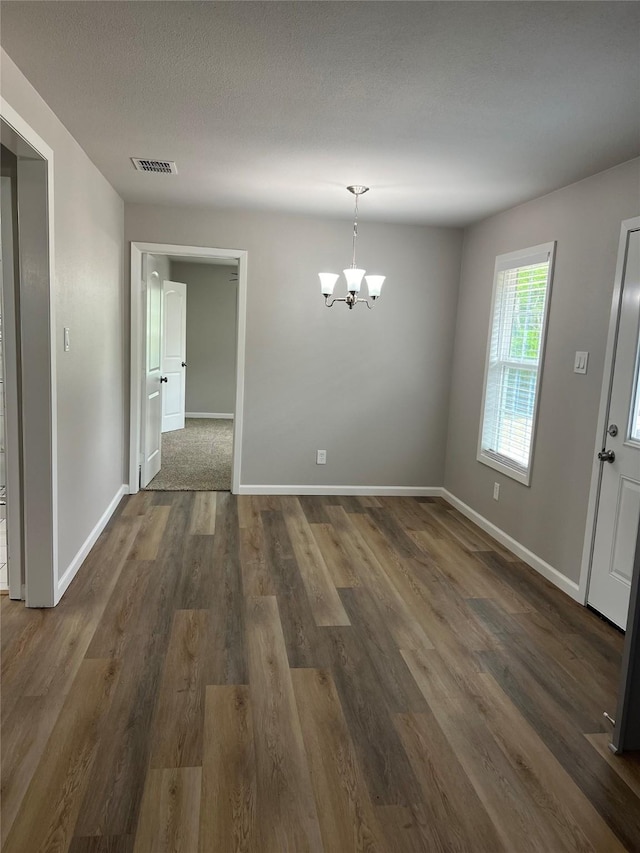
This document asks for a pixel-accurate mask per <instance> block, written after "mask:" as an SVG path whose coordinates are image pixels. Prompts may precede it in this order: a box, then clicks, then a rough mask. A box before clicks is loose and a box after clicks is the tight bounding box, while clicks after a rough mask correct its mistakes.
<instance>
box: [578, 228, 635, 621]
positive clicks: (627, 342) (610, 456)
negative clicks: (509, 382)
mask: <svg viewBox="0 0 640 853" xmlns="http://www.w3.org/2000/svg"><path fill="white" fill-rule="evenodd" d="M625 249H626V263H625V266H624V269H623V274H622V293H621V297H620V298H621V309H620V314H619V318H620V319H619V324H618V339H617V345H616V350H615V357H614V369H613V377H612V384H611V398H610V404H609V416H608V422H607V427H608V432H607V435H606V442H605V447H604V448H603V451H604V453H603V454H602V457H604V458H603V459H602V462H601V465H602V469H603V470H602V478H601V482H600V497H599V501H598V514H597V517H596V532H595V538H594V549H593V558H592V564H591V565H592V567H591V577H590V581H589V593H588V601H589V604H590V605H591V606H592V607H594V608H595V609H596V610H597V611H598V612H600V613H602V614H603V615H604V616H606V617H607V618H608V619H611V621H612V622H615V624H616V625H619V626H620V627H621V628H626V624H627V611H628V609H629V591H630V586H631V573H632V569H633V558H634V554H635V547H636V540H637V536H638V522H639V520H640V382H639V381H638V377H639V372H640V347H639V342H640V230H635V231H629V233H628V235H627V244H626V247H625Z"/></svg>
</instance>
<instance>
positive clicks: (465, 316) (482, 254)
mask: <svg viewBox="0 0 640 853" xmlns="http://www.w3.org/2000/svg"><path fill="white" fill-rule="evenodd" d="M639 188H640V160H633V161H631V162H629V163H625V164H622V165H620V166H617V167H616V168H614V169H610V170H609V171H606V172H602V173H600V174H598V175H594V176H593V177H591V178H587V179H586V180H584V181H580V182H579V183H576V184H572V185H571V186H569V187H565V188H564V189H561V190H557V191H556V192H553V193H551V194H550V195H547V196H544V197H543V198H539V199H536V200H535V201H531V202H529V203H527V204H523V205H521V206H519V207H516V208H513V209H512V210H509V211H506V212H505V213H501V214H499V215H498V216H494V217H491V218H490V219H486V220H485V221H483V222H481V223H479V224H477V225H475V226H473V227H471V228H469V229H467V231H466V232H465V239H464V252H463V262H462V272H461V280H460V301H459V307H458V318H457V329H456V342H455V354H454V363H453V377H452V389H451V408H450V414H449V428H448V432H449V443H448V449H447V466H446V473H445V485H446V487H447V488H448V489H449V490H450V491H451V492H452V493H453V494H454V495H456V496H457V497H458V498H460V499H461V500H462V501H464V502H465V503H466V504H468V505H469V506H471V507H472V508H473V509H475V510H476V511H477V512H479V513H480V514H481V515H483V516H484V517H485V518H487V519H488V520H489V521H491V522H493V523H494V524H496V525H497V526H498V527H500V528H501V529H502V530H504V531H505V532H506V533H508V534H509V535H510V536H512V537H513V538H515V539H516V540H518V541H519V542H520V543H522V544H523V545H524V546H525V547H527V548H529V549H530V550H531V551H533V552H534V553H535V554H537V555H538V556H539V557H541V558H542V559H543V560H545V561H546V562H547V563H550V564H551V566H553V567H554V568H556V569H557V570H558V571H560V572H561V573H562V574H564V575H566V576H567V577H568V578H570V579H571V580H573V581H577V580H578V577H579V572H580V560H581V556H582V546H583V540H584V532H585V521H586V513H587V502H588V496H589V483H590V477H591V468H592V461H593V449H594V443H595V438H596V436H595V430H596V421H597V416H598V406H599V401H600V390H601V386H602V375H603V365H604V352H605V346H606V341H607V331H608V324H609V315H610V310H611V296H612V291H613V280H614V275H615V269H616V256H617V250H618V240H619V235H620V224H621V222H622V220H623V219H628V218H630V217H632V216H636V215H638V213H640V196H639V192H638V191H639ZM550 240H557V249H556V266H555V276H554V281H553V290H552V295H551V304H550V314H549V326H548V337H547V348H546V355H545V362H544V372H543V378H542V387H541V394H540V409H539V420H538V430H537V437H536V443H535V457H534V463H533V472H532V478H531V486H530V487H527V486H523V485H522V484H520V483H517V482H516V481H515V480H512V479H510V478H509V477H506V476H503V475H502V474H498V472H496V471H494V470H493V469H491V468H488V467H487V466H485V465H482V464H481V463H480V462H477V461H476V449H477V442H478V430H479V426H480V407H481V403H482V385H483V378H484V364H485V352H486V346H487V336H488V330H489V314H490V310H491V294H492V286H493V269H494V263H495V258H496V255H499V254H502V253H504V252H511V251H515V250H517V249H524V248H527V247H528V246H535V245H537V244H539V243H544V242H547V241H550ZM576 350H586V351H588V352H589V372H588V373H587V375H586V376H582V375H579V374H576V373H574V372H573V362H574V355H575V352H576ZM494 482H499V483H500V500H499V502H496V501H494V500H493V499H492V492H493V484H494Z"/></svg>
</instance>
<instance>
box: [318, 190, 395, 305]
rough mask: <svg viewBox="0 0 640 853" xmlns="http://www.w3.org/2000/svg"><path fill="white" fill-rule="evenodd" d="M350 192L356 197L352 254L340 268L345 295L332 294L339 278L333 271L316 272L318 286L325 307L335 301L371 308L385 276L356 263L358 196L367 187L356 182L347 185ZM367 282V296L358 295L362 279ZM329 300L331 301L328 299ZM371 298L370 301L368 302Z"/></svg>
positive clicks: (362, 193) (364, 191)
mask: <svg viewBox="0 0 640 853" xmlns="http://www.w3.org/2000/svg"><path fill="white" fill-rule="evenodd" d="M347 189H348V190H349V192H350V193H353V195H354V196H355V197H356V204H355V210H354V214H353V255H352V259H351V266H350V267H348V268H347V269H346V270H342V272H343V274H344V277H345V279H346V280H347V295H346V296H333V289H334V287H335V286H336V282H337V280H338V279H339V278H340V276H339V275H338V273H333V272H321V273H318V275H319V277H320V288H321V291H322V295H323V296H324V304H325V305H326V306H327V308H331V307H332V306H333V305H334V303H336V302H344V303H346V304H347V305H348V306H349V308H353V306H354V305H355V304H356V303H357V302H364V303H365V305H366V306H367V308H371V303H373V302H375V301H376V299H377V298H378V297H379V296H380V293H381V292H382V284H383V282H384V279H385V276H383V275H365V272H366V270H363V269H360V268H359V267H358V266H357V265H356V241H357V239H358V198H359V197H360V196H361V195H364V193H366V192H368V191H369V187H363V186H361V185H360V184H356V185H354V186H350V187H347ZM363 278H364V280H365V281H366V283H367V289H368V291H369V296H368V297H365V298H362V297H359V296H358V294H359V293H360V286H361V285H362V279H363ZM329 300H331V301H329ZM369 300H371V303H370V302H369Z"/></svg>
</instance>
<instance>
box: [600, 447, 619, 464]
mask: <svg viewBox="0 0 640 853" xmlns="http://www.w3.org/2000/svg"><path fill="white" fill-rule="evenodd" d="M615 458H616V454H615V453H614V452H613V450H605V449H604V447H603V448H602V450H601V451H600V453H598V459H599V460H600V461H601V462H613V461H614V460H615Z"/></svg>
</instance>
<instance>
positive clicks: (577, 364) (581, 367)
mask: <svg viewBox="0 0 640 853" xmlns="http://www.w3.org/2000/svg"><path fill="white" fill-rule="evenodd" d="M588 364H589V353H588V352H577V353H576V360H575V361H574V363H573V372H574V373H586V372H587V365H588Z"/></svg>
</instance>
